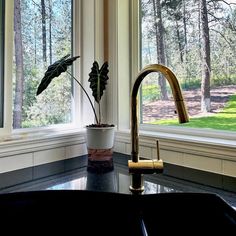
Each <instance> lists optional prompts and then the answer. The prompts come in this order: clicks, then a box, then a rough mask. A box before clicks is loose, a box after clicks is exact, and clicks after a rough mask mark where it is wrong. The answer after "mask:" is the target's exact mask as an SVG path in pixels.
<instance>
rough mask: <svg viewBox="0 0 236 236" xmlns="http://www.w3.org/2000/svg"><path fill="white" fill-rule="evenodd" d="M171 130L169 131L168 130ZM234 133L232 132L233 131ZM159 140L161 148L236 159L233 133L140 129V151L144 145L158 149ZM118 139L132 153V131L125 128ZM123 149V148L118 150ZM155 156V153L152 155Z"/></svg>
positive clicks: (235, 144) (127, 152)
mask: <svg viewBox="0 0 236 236" xmlns="http://www.w3.org/2000/svg"><path fill="white" fill-rule="evenodd" d="M168 131H169V132H168ZM231 133H232V132H231ZM157 139H158V140H159V143H160V149H162V150H168V151H177V152H182V153H188V154H194V155H196V154H197V155H202V156H208V157H214V158H219V159H224V160H234V161H236V154H235V153H236V142H235V139H233V135H232V136H229V137H228V138H226V137H223V136H222V137H221V138H220V136H219V135H216V137H215V138H213V137H206V136H204V135H203V136H200V135H193V134H192V135H190V134H183V132H182V133H173V132H170V130H167V131H166V132H163V131H156V130H154V131H150V130H145V131H144V130H140V131H139V146H140V149H141V150H140V153H142V147H149V148H154V149H156V140H157ZM116 141H117V142H118V143H122V142H123V143H125V144H126V147H123V151H124V152H125V153H126V154H130V153H131V149H130V146H131V139H130V131H129V130H123V131H119V132H117V134H116ZM117 151H121V150H117ZM150 158H153V155H151V156H150Z"/></svg>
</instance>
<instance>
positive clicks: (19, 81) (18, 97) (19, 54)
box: [13, 0, 24, 128]
mask: <svg viewBox="0 0 236 236" xmlns="http://www.w3.org/2000/svg"><path fill="white" fill-rule="evenodd" d="M14 31H15V37H14V42H15V63H16V64H15V65H16V74H15V76H16V84H15V99H14V111H13V127H14V128H20V127H21V122H22V106H23V92H24V67H23V46H22V32H21V4H20V0H15V1H14Z"/></svg>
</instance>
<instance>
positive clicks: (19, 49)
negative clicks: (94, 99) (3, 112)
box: [13, 0, 72, 128]
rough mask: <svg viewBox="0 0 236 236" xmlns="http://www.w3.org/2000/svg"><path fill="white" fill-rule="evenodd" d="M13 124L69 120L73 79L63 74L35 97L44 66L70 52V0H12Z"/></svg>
mask: <svg viewBox="0 0 236 236" xmlns="http://www.w3.org/2000/svg"><path fill="white" fill-rule="evenodd" d="M14 2H15V7H14V30H15V32H14V45H15V51H14V52H15V53H14V58H13V60H14V64H13V70H14V74H13V96H14V97H13V101H14V104H13V127H14V128H28V127H40V126H48V125H52V124H65V123H70V122H71V120H72V96H71V91H72V80H71V78H70V76H69V75H67V74H66V73H63V74H62V75H60V76H59V77H58V78H56V79H54V80H53V81H52V82H51V84H50V85H49V87H48V89H47V90H46V91H44V92H43V93H42V94H40V95H39V96H36V90H37V87H38V85H39V83H40V81H41V79H42V78H43V76H44V72H45V71H46V69H47V67H48V66H49V65H50V64H52V63H54V62H55V61H57V60H58V59H60V58H61V57H62V56H65V55H67V54H71V51H72V46H71V44H72V0H60V1H58V0H34V1H33V0H15V1H14Z"/></svg>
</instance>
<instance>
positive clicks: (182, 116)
mask: <svg viewBox="0 0 236 236" xmlns="http://www.w3.org/2000/svg"><path fill="white" fill-rule="evenodd" d="M152 72H161V73H162V74H163V75H164V78H166V79H167V80H168V82H169V84H170V87H171V91H172V94H173V98H174V101H175V106H176V109H177V114H178V117H179V122H180V123H185V122H188V120H189V118H188V114H187V110H186V107H185V104H184V100H183V96H182V92H181V89H180V86H179V83H178V80H177V78H176V77H175V75H174V73H173V72H172V71H171V70H170V69H169V68H167V67H165V66H163V65H160V64H151V65H148V66H146V67H145V68H144V69H143V70H141V71H140V73H139V74H138V76H137V78H136V80H135V83H134V85H133V89H132V93H131V143H132V147H131V149H132V151H131V158H132V161H133V162H138V161H139V155H138V153H139V150H138V149H139V137H138V123H139V122H138V111H137V106H138V99H137V94H138V91H139V87H140V85H141V82H142V81H143V79H144V78H145V77H146V76H147V75H148V74H150V73H152Z"/></svg>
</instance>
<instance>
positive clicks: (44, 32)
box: [41, 0, 47, 66]
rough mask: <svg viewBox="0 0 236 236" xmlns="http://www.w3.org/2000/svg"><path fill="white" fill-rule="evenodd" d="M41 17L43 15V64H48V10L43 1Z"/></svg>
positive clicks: (42, 0)
mask: <svg viewBox="0 0 236 236" xmlns="http://www.w3.org/2000/svg"><path fill="white" fill-rule="evenodd" d="M41 15H42V40H43V62H44V64H45V66H46V63H47V32H46V9H45V1H44V0H41Z"/></svg>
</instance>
